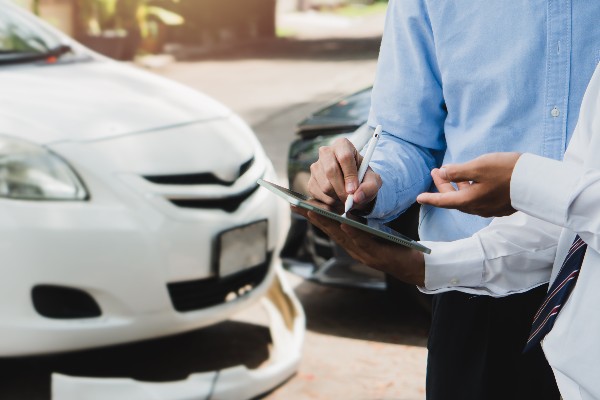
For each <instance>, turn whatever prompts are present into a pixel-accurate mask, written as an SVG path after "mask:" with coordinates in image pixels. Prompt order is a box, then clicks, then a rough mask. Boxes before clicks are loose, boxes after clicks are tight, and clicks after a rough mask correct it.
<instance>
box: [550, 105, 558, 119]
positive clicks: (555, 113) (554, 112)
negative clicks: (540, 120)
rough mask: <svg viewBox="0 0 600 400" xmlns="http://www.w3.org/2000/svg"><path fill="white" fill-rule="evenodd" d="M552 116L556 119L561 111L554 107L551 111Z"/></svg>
mask: <svg viewBox="0 0 600 400" xmlns="http://www.w3.org/2000/svg"><path fill="white" fill-rule="evenodd" d="M550 114H551V115H552V116H553V117H554V118H556V117H558V116H559V115H560V110H559V109H558V108H556V107H554V108H553V109H552V111H550Z"/></svg>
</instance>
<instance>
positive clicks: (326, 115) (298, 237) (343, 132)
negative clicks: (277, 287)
mask: <svg viewBox="0 0 600 400" xmlns="http://www.w3.org/2000/svg"><path fill="white" fill-rule="evenodd" d="M371 89H372V88H370V87H369V88H366V89H363V90H361V91H359V92H356V93H353V94H351V95H350V96H347V97H344V98H342V99H340V100H338V101H336V102H335V103H333V104H331V105H329V106H326V107H325V108H323V109H321V110H319V111H317V112H315V113H314V114H312V115H310V116H309V117H308V118H306V119H305V120H303V121H302V122H300V123H299V124H298V127H297V132H296V133H297V136H298V137H297V139H296V140H295V141H294V142H293V143H292V144H291V146H290V150H289V155H288V179H289V187H290V189H292V190H294V191H296V192H299V193H303V194H307V184H308V179H309V177H310V165H311V164H312V163H313V162H315V161H316V160H317V158H318V151H319V147H321V146H327V145H329V144H331V143H332V142H333V141H334V140H336V139H337V138H340V137H347V138H348V139H349V140H350V141H351V142H352V143H353V144H354V145H355V146H356V147H357V148H362V147H363V146H364V145H365V144H366V143H367V141H368V140H369V138H370V137H371V135H372V129H371V128H370V127H369V126H367V124H366V122H367V118H368V116H369V109H370V107H371ZM418 214H419V207H418V205H417V204H416V203H415V204H414V205H413V206H411V207H410V208H409V209H408V210H407V211H406V212H405V213H404V214H402V215H401V216H400V217H399V218H397V219H396V220H394V221H392V222H390V223H389V224H388V225H389V226H390V227H392V228H393V229H394V230H396V231H398V232H400V233H402V234H404V235H406V236H408V237H410V238H413V239H418V233H417V228H418ZM282 258H283V260H284V265H285V266H286V268H287V269H288V270H290V271H291V272H294V273H296V274H298V275H300V276H302V277H304V278H306V279H310V280H313V281H316V282H319V283H323V284H328V285H337V286H350V287H362V288H369V289H380V290H382V289H386V288H387V289H388V290H389V291H390V292H391V293H392V294H393V295H394V297H396V296H399V295H401V296H406V295H409V296H410V297H412V298H415V299H416V300H417V301H418V303H419V304H421V305H422V306H424V307H425V308H426V309H430V300H429V299H430V297H429V296H425V295H422V294H421V293H420V292H419V291H418V290H417V289H416V287H414V286H412V285H406V284H403V283H402V282H399V281H397V280H395V279H393V278H392V277H390V276H386V275H385V274H384V273H382V272H380V271H377V270H374V269H372V268H369V267H367V266H365V265H363V264H361V263H359V262H357V261H355V260H353V259H352V258H351V257H350V256H349V255H348V254H347V253H346V252H345V251H344V250H343V249H342V248H341V247H339V246H337V245H336V244H335V243H334V242H333V241H331V240H330V239H329V238H328V237H327V236H326V235H325V234H324V233H323V232H322V231H320V230H319V229H318V228H316V227H314V226H313V225H311V224H309V223H307V221H306V220H305V219H304V218H303V217H301V216H299V215H297V214H292V224H291V227H290V230H289V233H288V237H287V240H286V244H285V246H284V248H283V251H282Z"/></svg>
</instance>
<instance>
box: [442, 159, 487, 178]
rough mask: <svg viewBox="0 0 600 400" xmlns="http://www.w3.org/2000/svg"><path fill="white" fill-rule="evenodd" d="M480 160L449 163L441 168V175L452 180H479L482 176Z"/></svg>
mask: <svg viewBox="0 0 600 400" xmlns="http://www.w3.org/2000/svg"><path fill="white" fill-rule="evenodd" d="M480 168H481V165H480V162H479V160H477V159H475V160H471V161H469V162H466V163H463V164H448V165H444V166H442V167H441V168H440V176H441V177H442V178H443V179H445V180H447V181H450V182H465V181H477V180H478V178H479V176H480Z"/></svg>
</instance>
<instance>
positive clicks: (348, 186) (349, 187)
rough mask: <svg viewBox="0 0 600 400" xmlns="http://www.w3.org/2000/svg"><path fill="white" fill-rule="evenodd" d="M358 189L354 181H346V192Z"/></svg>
mask: <svg viewBox="0 0 600 400" xmlns="http://www.w3.org/2000/svg"><path fill="white" fill-rule="evenodd" d="M355 190H356V186H355V185H354V182H348V183H346V192H347V193H352V192H354V191H355Z"/></svg>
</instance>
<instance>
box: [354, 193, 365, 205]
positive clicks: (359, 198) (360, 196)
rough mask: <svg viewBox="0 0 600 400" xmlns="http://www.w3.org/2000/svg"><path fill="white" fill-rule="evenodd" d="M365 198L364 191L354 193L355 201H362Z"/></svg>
mask: <svg viewBox="0 0 600 400" xmlns="http://www.w3.org/2000/svg"><path fill="white" fill-rule="evenodd" d="M364 200H365V194H364V193H363V192H358V193H356V194H355V195H354V202H355V203H362V202H363V201H364Z"/></svg>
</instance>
